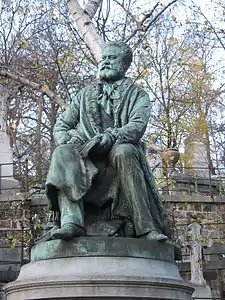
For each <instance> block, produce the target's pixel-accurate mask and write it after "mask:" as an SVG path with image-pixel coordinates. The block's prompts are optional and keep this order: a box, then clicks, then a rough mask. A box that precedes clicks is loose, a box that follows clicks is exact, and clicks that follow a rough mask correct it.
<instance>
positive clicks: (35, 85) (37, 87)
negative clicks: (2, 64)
mask: <svg viewBox="0 0 225 300" xmlns="http://www.w3.org/2000/svg"><path fill="white" fill-rule="evenodd" d="M0 76H3V77H7V78H10V79H12V80H14V81H17V82H20V83H22V84H24V85H26V86H29V87H31V88H32V89H34V90H37V91H39V92H41V93H43V94H45V95H47V96H48V97H49V98H50V99H52V101H54V102H55V103H57V104H58V105H59V106H60V107H61V108H63V109H64V108H65V107H66V104H65V103H64V102H62V101H61V99H60V98H59V97H58V96H57V95H56V94H55V93H54V92H53V91H51V90H50V89H49V88H48V86H47V85H46V84H44V85H42V84H38V83H36V82H34V81H31V80H29V79H27V78H25V77H23V75H21V74H18V73H14V72H12V71H7V70H1V69H0Z"/></svg>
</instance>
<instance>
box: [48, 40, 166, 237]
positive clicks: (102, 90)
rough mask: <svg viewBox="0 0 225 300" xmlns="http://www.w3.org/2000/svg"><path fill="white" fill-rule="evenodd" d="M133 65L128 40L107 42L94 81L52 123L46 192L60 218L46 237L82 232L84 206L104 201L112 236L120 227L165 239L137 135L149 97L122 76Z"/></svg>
mask: <svg viewBox="0 0 225 300" xmlns="http://www.w3.org/2000/svg"><path fill="white" fill-rule="evenodd" d="M131 62H132V51H131V49H130V48H129V47H128V46H127V45H126V44H124V43H122V42H110V43H107V44H106V45H105V46H104V49H103V52H102V61H101V63H100V66H99V77H100V80H99V82H97V83H95V84H93V85H91V86H88V87H86V88H84V89H82V90H81V91H80V92H78V93H77V95H75V96H74V97H73V98H72V102H71V104H70V105H69V107H68V108H67V109H66V110H65V111H64V112H63V113H62V114H61V115H60V117H59V119H58V120H57V122H56V124H55V127H54V139H55V143H56V148H55V150H54V152H53V154H52V159H51V163H50V168H49V173H48V176H47V182H46V190H47V197H48V199H49V202H50V209H51V210H52V211H53V212H55V213H56V214H57V213H59V216H60V217H59V227H58V228H55V229H54V230H53V231H52V232H51V237H50V238H51V239H64V240H70V239H72V238H73V237H78V236H85V235H87V234H88V232H87V228H85V217H86V215H85V214H86V212H85V209H84V207H85V206H86V207H88V206H89V205H92V204H91V203H94V205H96V206H98V207H99V208H101V207H103V206H104V205H105V204H106V203H110V217H108V218H106V219H105V220H104V221H102V222H103V223H104V225H103V226H102V234H108V235H111V236H114V235H116V234H117V236H118V232H119V229H118V228H120V229H121V228H122V227H123V229H124V230H123V236H132V237H137V238H145V239H148V240H158V241H166V240H167V236H166V234H165V229H164V221H165V218H166V214H165V209H164V207H163V204H162V201H161V199H160V196H159V194H158V191H157V188H156V184H155V179H154V176H153V174H152V172H151V170H150V168H149V166H148V163H147V159H146V153H145V144H144V142H143V141H142V140H141V138H142V136H143V134H144V132H145V129H146V126H147V123H148V120H149V117H150V113H151V105H150V101H149V96H148V94H147V93H146V92H145V91H144V90H143V89H142V88H140V87H138V86H137V85H135V84H134V82H133V81H132V80H131V79H130V78H127V77H125V73H126V71H127V70H128V68H129V66H130V64H131ZM104 182H105V183H104ZM99 187H100V189H99ZM95 189H99V190H100V193H97V194H96V195H97V196H96V195H95ZM87 199H88V200H87ZM100 223H101V220H99V226H100V227H101V225H100ZM118 224H119V225H118ZM126 226H127V227H126ZM129 226H131V227H132V230H131V231H129ZM112 228H113V229H112ZM125 229H126V230H125ZM129 232H130V233H129Z"/></svg>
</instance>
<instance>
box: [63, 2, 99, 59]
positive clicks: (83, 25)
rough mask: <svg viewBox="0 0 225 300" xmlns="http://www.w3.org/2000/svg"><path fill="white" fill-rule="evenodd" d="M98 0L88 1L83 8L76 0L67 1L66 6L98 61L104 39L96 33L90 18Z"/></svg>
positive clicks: (95, 9) (96, 7) (97, 5)
mask: <svg viewBox="0 0 225 300" xmlns="http://www.w3.org/2000/svg"><path fill="white" fill-rule="evenodd" d="M100 2H101V1H99V0H94V1H88V3H87V5H86V6H85V8H84V9H82V8H81V6H80V5H79V3H78V1H77V0H68V1H67V5H68V8H69V10H70V12H71V14H72V16H73V18H74V21H75V23H76V25H77V27H78V31H79V32H80V34H81V36H82V38H83V40H84V42H85V44H86V45H87V46H88V48H89V49H90V51H91V53H92V54H93V55H94V58H95V60H96V61H97V62H98V63H99V61H100V59H101V49H102V46H103V45H104V41H103V39H102V37H101V36H100V34H98V32H97V30H96V28H95V26H94V24H93V23H92V21H91V19H92V18H93V16H94V14H95V13H96V11H97V9H98V7H99V5H100Z"/></svg>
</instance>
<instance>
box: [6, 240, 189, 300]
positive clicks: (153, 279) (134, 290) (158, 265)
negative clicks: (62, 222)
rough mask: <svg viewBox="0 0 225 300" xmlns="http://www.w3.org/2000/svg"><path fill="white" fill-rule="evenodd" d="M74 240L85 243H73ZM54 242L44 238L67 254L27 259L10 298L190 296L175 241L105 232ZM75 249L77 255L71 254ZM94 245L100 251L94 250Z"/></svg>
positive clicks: (9, 288)
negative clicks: (175, 254) (110, 235)
mask: <svg viewBox="0 0 225 300" xmlns="http://www.w3.org/2000/svg"><path fill="white" fill-rule="evenodd" d="M85 240H86V242H85ZM75 241H77V245H80V246H79V247H78V246H77V248H76V247H75V248H72V244H73V243H75ZM109 241H111V247H110V246H109V244H110V242H109ZM49 243H50V244H49ZM54 243H56V241H51V242H48V243H45V244H48V249H49V250H50V251H51V255H53V254H54V255H56V254H57V255H59V253H60V255H64V256H68V257H66V258H65V257H64V258H52V259H50V257H49V259H47V260H39V261H33V262H31V263H29V264H27V265H24V266H23V267H22V268H21V271H20V275H19V277H18V279H17V280H16V281H14V282H11V283H9V284H7V285H6V286H5V288H4V290H5V293H6V295H7V300H24V299H30V300H31V299H36V300H37V299H42V300H46V299H54V300H59V299H68V300H69V299H70V300H72V299H73V300H75V299H77V300H78V299H79V300H80V299H81V298H82V300H87V299H96V300H97V299H98V300H100V299H104V300H112V299H118V300H122V299H132V300H137V299H138V300H141V299H152V300H153V299H160V300H163V299H167V300H179V299H180V300H191V294H192V292H193V288H192V286H191V285H190V284H188V283H186V282H185V281H184V280H182V279H181V277H180V275H179V271H178V267H177V266H176V264H175V263H174V262H173V252H172V245H169V244H166V243H159V242H155V243H152V242H149V241H144V240H143V241H142V240H136V239H123V238H120V239H119V238H118V239H116V238H106V239H104V240H103V239H102V237H101V238H86V239H85V238H80V239H76V240H74V241H71V242H62V241H57V243H56V244H55V246H54V247H53V249H50V248H49V247H50V245H54ZM61 243H62V244H61ZM142 243H143V244H142ZM145 243H146V244H145ZM59 245H61V246H60V247H61V248H60V247H59ZM62 245H63V246H62ZM82 245H83V246H82ZM87 245H89V246H90V245H92V246H93V247H94V245H95V248H90V249H89V248H88V252H87ZM102 245H104V246H105V248H104V247H103V246H102ZM115 245H117V247H119V249H120V250H118V253H119V255H116V253H114V252H113V251H115V248H114V247H115ZM126 245H127V247H126ZM135 245H136V248H135ZM153 245H154V247H153ZM44 246H46V245H44V244H43V245H42V246H40V245H38V247H44ZM147 246H148V247H149V248H148V247H147ZM37 249H39V250H40V251H41V250H43V248H37V246H36V247H35V249H33V252H32V255H33V259H35V258H36V259H37V254H38V252H37ZM56 249H61V251H60V252H57V251H56ZM68 249H69V250H68ZM166 249H171V250H166ZM53 250H54V251H55V252H54V251H53ZM72 250H73V251H75V253H76V256H73V257H72V254H73V253H72V252H71V251H72ZM94 250H98V253H97V254H96V253H95V254H94ZM91 251H92V252H91ZM164 251H165V252H164ZM82 253H83V255H82ZM34 254H35V255H34ZM39 254H40V253H39ZM40 255H41V254H40ZM126 255H127V256H126ZM164 255H165V259H164Z"/></svg>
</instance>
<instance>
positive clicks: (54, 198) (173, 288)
mask: <svg viewBox="0 0 225 300" xmlns="http://www.w3.org/2000/svg"><path fill="white" fill-rule="evenodd" d="M131 61H132V51H131V49H130V48H129V47H128V46H127V45H126V44H124V43H122V42H110V43H107V44H106V45H105V47H104V49H103V53H102V61H101V63H100V66H99V74H100V81H99V82H97V83H95V84H93V85H91V86H89V87H86V88H84V89H82V90H81V91H80V92H79V93H78V94H77V95H75V96H74V97H73V99H72V102H71V104H70V106H69V107H68V108H67V109H66V111H65V112H63V113H62V114H61V116H60V117H59V119H58V120H57V122H56V124H55V127H54V138H55V143H56V148H55V150H54V152H53V155H52V158H51V162H50V167H49V172H48V176H47V181H46V194H47V197H48V200H49V207H50V210H51V212H52V213H51V217H50V219H51V222H50V223H49V224H51V228H50V225H49V230H48V231H47V232H45V234H44V235H42V236H41V237H38V238H37V241H36V245H35V246H34V247H33V248H32V250H31V263H29V264H27V265H25V266H23V267H22V269H21V271H20V275H19V277H18V279H17V280H16V281H14V282H12V283H10V284H8V285H6V286H5V292H6V295H7V299H8V300H14V299H15V300H22V299H23V300H24V299H81V298H82V299H125V298H126V299H161V300H162V299H167V300H172V299H174V300H175V299H176V300H178V299H180V300H181V299H182V300H190V299H191V294H192V292H193V288H192V286H191V285H190V284H188V283H186V282H185V281H183V280H182V279H181V277H180V275H179V272H178V268H177V266H176V264H175V246H174V245H173V243H172V242H170V241H169V237H170V236H169V230H168V227H169V226H168V222H167V216H166V211H165V209H164V206H163V203H162V201H161V198H160V195H159V193H158V191H157V188H156V184H155V179H154V176H153V174H152V172H151V170H150V168H149V165H148V163H147V158H146V152H145V150H146V149H145V144H144V143H143V142H142V140H141V138H142V136H143V134H144V132H145V129H146V126H147V123H148V120H149V117H150V101H149V97H148V94H147V93H146V92H145V91H144V90H142V89H141V88H140V87H138V86H137V85H135V84H134V82H133V81H132V80H131V79H130V78H127V77H125V73H126V71H127V69H128V68H129V66H130V64H131Z"/></svg>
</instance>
